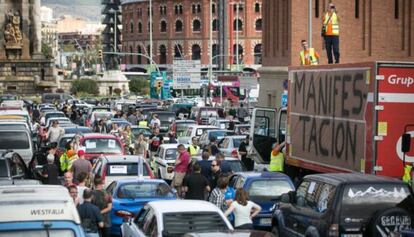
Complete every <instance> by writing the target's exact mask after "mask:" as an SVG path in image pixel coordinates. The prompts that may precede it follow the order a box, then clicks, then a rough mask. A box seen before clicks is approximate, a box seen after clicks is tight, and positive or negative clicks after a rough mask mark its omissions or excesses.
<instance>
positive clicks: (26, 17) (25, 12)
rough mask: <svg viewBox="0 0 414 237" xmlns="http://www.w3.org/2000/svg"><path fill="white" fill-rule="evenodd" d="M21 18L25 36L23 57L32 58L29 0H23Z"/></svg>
mask: <svg viewBox="0 0 414 237" xmlns="http://www.w3.org/2000/svg"><path fill="white" fill-rule="evenodd" d="M21 20H22V22H23V27H22V36H23V40H22V42H23V47H22V56H21V58H22V59H30V41H31V40H30V32H29V25H30V8H29V0H22V9H21Z"/></svg>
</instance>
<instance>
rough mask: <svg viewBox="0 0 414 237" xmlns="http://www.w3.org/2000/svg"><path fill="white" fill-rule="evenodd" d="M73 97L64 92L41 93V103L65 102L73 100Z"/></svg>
mask: <svg viewBox="0 0 414 237" xmlns="http://www.w3.org/2000/svg"><path fill="white" fill-rule="evenodd" d="M74 99H75V98H74V97H73V96H71V95H69V94H65V93H43V94H42V103H54V102H56V101H57V102H59V103H62V102H65V101H67V100H74Z"/></svg>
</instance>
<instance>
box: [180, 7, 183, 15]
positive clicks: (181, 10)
mask: <svg viewBox="0 0 414 237" xmlns="http://www.w3.org/2000/svg"><path fill="white" fill-rule="evenodd" d="M179 8H180V9H179V10H180V15H182V14H183V6H182V5H180V7H179Z"/></svg>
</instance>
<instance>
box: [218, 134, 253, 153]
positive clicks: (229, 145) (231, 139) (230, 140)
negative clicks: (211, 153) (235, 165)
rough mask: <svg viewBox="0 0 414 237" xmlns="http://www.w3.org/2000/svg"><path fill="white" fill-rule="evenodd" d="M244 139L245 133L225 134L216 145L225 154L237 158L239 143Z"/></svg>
mask: <svg viewBox="0 0 414 237" xmlns="http://www.w3.org/2000/svg"><path fill="white" fill-rule="evenodd" d="M245 139H246V135H233V136H225V137H224V138H222V139H221V140H220V141H219V142H218V143H217V146H218V148H219V149H220V152H221V153H223V154H224V155H225V156H231V157H236V158H237V157H239V146H240V143H241V142H242V141H243V140H245Z"/></svg>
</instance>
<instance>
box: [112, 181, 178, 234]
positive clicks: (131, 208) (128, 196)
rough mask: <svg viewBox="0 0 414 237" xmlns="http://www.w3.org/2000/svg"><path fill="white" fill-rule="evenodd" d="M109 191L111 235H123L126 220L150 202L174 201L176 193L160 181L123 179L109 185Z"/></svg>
mask: <svg viewBox="0 0 414 237" xmlns="http://www.w3.org/2000/svg"><path fill="white" fill-rule="evenodd" d="M107 191H108V192H109V194H110V195H111V196H112V209H111V221H112V226H111V234H112V235H116V236H119V235H121V225H122V223H123V222H124V219H125V218H132V217H134V216H135V215H136V214H138V212H139V211H140V210H141V209H142V207H143V206H144V205H145V204H146V203H147V202H150V201H157V200H174V199H176V198H177V195H176V193H175V192H174V191H173V190H172V189H171V187H170V186H169V185H168V184H167V183H166V182H165V181H163V180H160V179H137V178H134V179H122V180H119V181H113V182H112V183H110V184H109V186H108V188H107Z"/></svg>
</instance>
